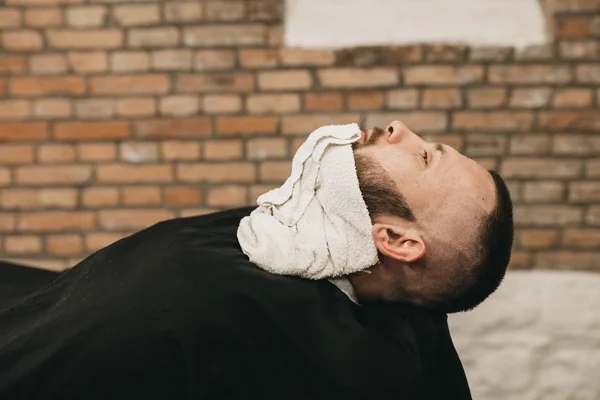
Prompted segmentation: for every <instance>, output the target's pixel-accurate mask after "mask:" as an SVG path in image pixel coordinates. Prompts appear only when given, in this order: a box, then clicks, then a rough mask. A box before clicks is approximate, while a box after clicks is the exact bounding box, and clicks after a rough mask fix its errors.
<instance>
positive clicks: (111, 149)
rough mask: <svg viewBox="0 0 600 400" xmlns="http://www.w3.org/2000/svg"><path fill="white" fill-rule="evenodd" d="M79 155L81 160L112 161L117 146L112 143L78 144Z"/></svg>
mask: <svg viewBox="0 0 600 400" xmlns="http://www.w3.org/2000/svg"><path fill="white" fill-rule="evenodd" d="M77 155H78V157H79V160H81V161H93V162H97V161H112V160H114V159H115V158H116V155H117V148H116V146H115V145H114V144H112V143H89V144H88V143H85V144H78V145H77Z"/></svg>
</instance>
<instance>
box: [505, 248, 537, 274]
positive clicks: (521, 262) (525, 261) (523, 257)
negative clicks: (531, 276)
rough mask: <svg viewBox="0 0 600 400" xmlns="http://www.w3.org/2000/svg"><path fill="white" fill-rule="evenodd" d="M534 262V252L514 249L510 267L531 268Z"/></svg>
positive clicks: (515, 268)
mask: <svg viewBox="0 0 600 400" xmlns="http://www.w3.org/2000/svg"><path fill="white" fill-rule="evenodd" d="M532 264H533V254H531V253H530V252H525V251H513V252H512V254H511V257H510V262H509V264H508V268H509V269H511V270H519V269H530V268H531V266H532Z"/></svg>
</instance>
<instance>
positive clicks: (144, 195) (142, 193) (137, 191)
mask: <svg viewBox="0 0 600 400" xmlns="http://www.w3.org/2000/svg"><path fill="white" fill-rule="evenodd" d="M161 200H162V199H161V194H160V189H159V188H157V187H153V186H147V187H146V186H134V187H125V188H123V204H125V205H127V206H150V205H158V204H160V203H161Z"/></svg>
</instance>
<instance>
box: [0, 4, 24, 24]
mask: <svg viewBox="0 0 600 400" xmlns="http://www.w3.org/2000/svg"><path fill="white" fill-rule="evenodd" d="M21 20H22V18H21V11H20V10H17V9H14V8H4V9H2V10H0V28H17V27H19V26H21Z"/></svg>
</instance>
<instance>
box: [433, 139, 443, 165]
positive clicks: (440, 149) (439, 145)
mask: <svg viewBox="0 0 600 400" xmlns="http://www.w3.org/2000/svg"><path fill="white" fill-rule="evenodd" d="M435 149H436V150H438V151H439V152H440V160H439V161H438V163H437V164H438V165H440V163H441V162H442V159H443V158H444V156H445V155H446V149H445V148H444V145H443V144H442V143H439V142H438V143H436V144H435Z"/></svg>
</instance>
